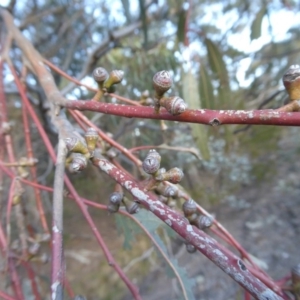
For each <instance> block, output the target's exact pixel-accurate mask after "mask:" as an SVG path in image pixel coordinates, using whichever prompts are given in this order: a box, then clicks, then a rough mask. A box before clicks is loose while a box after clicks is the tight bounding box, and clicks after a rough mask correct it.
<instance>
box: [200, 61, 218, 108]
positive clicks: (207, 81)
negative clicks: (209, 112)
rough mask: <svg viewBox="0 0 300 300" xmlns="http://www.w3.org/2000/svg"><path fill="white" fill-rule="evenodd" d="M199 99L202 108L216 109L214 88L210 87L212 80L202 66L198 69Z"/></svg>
mask: <svg viewBox="0 0 300 300" xmlns="http://www.w3.org/2000/svg"><path fill="white" fill-rule="evenodd" d="M199 79H200V84H199V90H200V99H201V104H202V105H201V106H202V108H207V109H216V103H215V96H214V88H213V85H212V78H210V76H209V75H208V73H207V71H206V68H205V66H204V65H203V64H201V67H200V78H199Z"/></svg>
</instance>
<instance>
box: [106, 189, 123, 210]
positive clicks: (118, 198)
mask: <svg viewBox="0 0 300 300" xmlns="http://www.w3.org/2000/svg"><path fill="white" fill-rule="evenodd" d="M122 199H123V194H122V193H120V192H114V193H112V194H110V196H109V204H108V205H107V210H108V211H109V212H110V213H115V212H117V211H118V210H119V207H120V205H121V202H122Z"/></svg>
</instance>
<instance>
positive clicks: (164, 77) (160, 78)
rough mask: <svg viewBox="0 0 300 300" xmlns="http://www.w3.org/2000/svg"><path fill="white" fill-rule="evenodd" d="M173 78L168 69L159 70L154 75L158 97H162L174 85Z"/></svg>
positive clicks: (154, 85) (154, 84)
mask: <svg viewBox="0 0 300 300" xmlns="http://www.w3.org/2000/svg"><path fill="white" fill-rule="evenodd" d="M172 83H173V80H172V78H171V75H170V73H169V72H168V71H160V72H157V73H156V74H155V75H154V76H153V87H154V90H155V92H156V95H157V97H159V98H160V97H161V96H162V95H163V94H164V93H165V92H166V91H168V90H169V89H170V87H171V86H172Z"/></svg>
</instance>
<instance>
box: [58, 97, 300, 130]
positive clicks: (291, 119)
mask: <svg viewBox="0 0 300 300" xmlns="http://www.w3.org/2000/svg"><path fill="white" fill-rule="evenodd" d="M62 106H65V107H67V108H69V109H77V110H82V111H84V110H87V111H96V112H101V113H105V114H111V115H115V116H122V117H127V118H143V119H154V120H166V121H178V122H188V123H197V124H205V125H211V126H219V125H225V124H253V125H278V126H300V113H299V112H293V113H291V112H283V111H279V110H271V109H266V110H249V111H247V110H209V109H195V110H192V109H187V110H186V111H185V112H183V113H181V114H180V115H177V116H173V115H171V114H170V113H169V112H167V111H166V110H165V109H163V108H161V110H160V112H159V113H156V111H155V109H154V108H153V107H144V106H143V107H140V106H139V107H137V106H129V105H121V104H111V103H103V102H96V101H83V100H67V101H65V102H64V103H62Z"/></svg>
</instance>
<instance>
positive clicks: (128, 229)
mask: <svg viewBox="0 0 300 300" xmlns="http://www.w3.org/2000/svg"><path fill="white" fill-rule="evenodd" d="M114 216H115V221H116V225H117V230H118V233H119V234H122V235H123V236H124V243H123V248H124V249H125V250H130V249H131V243H132V242H134V241H135V236H136V234H139V233H141V232H142V230H141V228H140V227H139V226H138V225H137V224H136V223H134V222H133V221H132V220H130V219H129V218H126V217H124V216H122V215H120V214H114Z"/></svg>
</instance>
